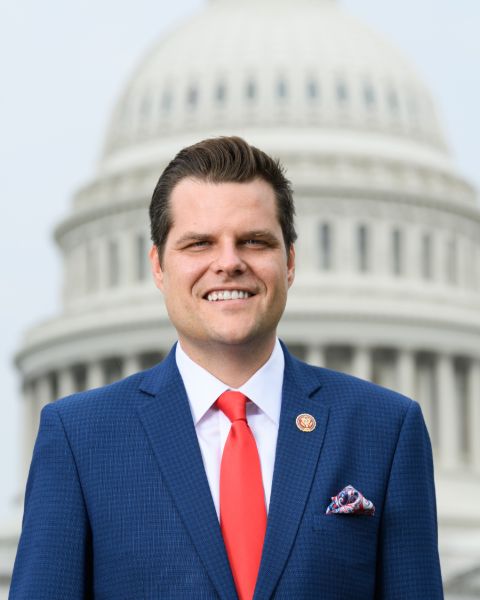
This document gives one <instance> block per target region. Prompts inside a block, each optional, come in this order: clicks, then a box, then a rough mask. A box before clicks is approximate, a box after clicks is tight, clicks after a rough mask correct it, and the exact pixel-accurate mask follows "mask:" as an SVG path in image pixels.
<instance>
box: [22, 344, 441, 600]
mask: <svg viewBox="0 0 480 600" xmlns="http://www.w3.org/2000/svg"><path fill="white" fill-rule="evenodd" d="M300 413H309V414H311V415H313V416H314V417H315V419H316V422H317V427H316V428H315V430H314V431H312V432H302V431H300V430H299V429H298V428H297V427H296V425H295V418H296V416H297V415H298V414H300ZM348 484H351V485H353V486H354V487H355V488H357V489H358V490H360V491H361V492H362V493H364V494H365V496H366V497H367V498H369V499H370V500H372V501H373V502H374V504H375V507H376V512H375V515H374V516H373V517H366V516H360V515H326V514H325V510H326V508H327V506H328V504H329V502H330V498H331V496H334V495H335V494H337V493H338V492H339V491H340V490H341V489H342V488H344V487H345V486H346V485H348ZM236 597H237V596H236V593H235V588H234V585H233V580H232V575H231V572H230V567H229V565H228V560H227V558H226V553H225V547H224V544H223V540H222V537H221V533H220V528H219V524H218V519H217V515H216V512H215V508H214V505H213V501H212V498H211V494H210V490H209V487H208V482H207V479H206V475H205V471H204V468H203V464H202V458H201V454H200V449H199V447H198V442H197V438H196V435H195V429H194V426H193V422H192V418H191V414H190V409H189V405H188V400H187V398H186V394H185V389H184V386H183V383H182V380H181V378H180V376H179V373H178V370H177V368H176V363H175V358H174V354H173V353H170V355H169V356H168V357H167V358H166V359H165V361H164V362H162V363H161V364H160V365H158V366H156V367H154V368H153V369H151V370H149V371H146V372H144V373H138V374H136V375H133V376H131V377H129V378H127V379H125V380H123V381H120V382H118V383H115V384H112V385H109V386H106V387H104V388H100V389H96V390H91V391H89V392H84V393H80V394H75V395H73V396H70V397H68V398H65V399H62V400H59V401H58V402H55V403H53V404H50V405H48V406H46V407H45V408H44V409H43V411H42V415H41V423H40V430H39V434H38V438H37V442H36V445H35V450H34V454H33V460H32V465H31V469H30V474H29V479H28V484H27V491H26V499H25V513H24V520H23V530H22V535H21V539H20V543H19V548H18V553H17V558H16V562H15V568H14V573H13V579H12V586H11V590H10V600H47V599H48V600H80V599H86V598H95V600H158V599H160V598H161V599H162V600H164V599H165V600H167V599H185V600H186V599H189V600H191V599H192V598H195V599H199V600H213V599H219V598H221V599H223V600H234V599H235V598H236ZM348 597H357V598H362V599H363V600H365V599H369V598H370V599H375V600H380V599H382V600H403V599H404V600H415V599H426V598H428V600H439V599H441V598H443V594H442V585H441V578H440V569H439V561H438V552H437V528H436V508H435V491H434V484H433V469H432V458H431V448H430V442H429V439H428V434H427V432H426V429H425V425H424V422H423V418H422V415H421V411H420V408H419V406H418V404H416V403H415V402H413V401H411V400H409V399H407V398H405V397H403V396H400V395H399V394H396V393H394V392H391V391H388V390H385V389H383V388H380V387H378V386H375V385H373V384H370V383H367V382H364V381H361V380H358V379H355V378H353V377H350V376H347V375H344V374H340V373H336V372H333V371H329V370H326V369H321V368H316V367H311V366H308V365H305V364H304V363H301V362H300V361H297V360H296V359H294V358H292V357H291V356H290V355H289V354H288V352H286V351H285V377H284V386H283V396H282V412H281V418H280V428H279V435H278V442H277V452H276V459H275V468H274V475H273V484H272V495H271V500H270V509H269V515H268V523H267V532H266V537H265V545H264V550H263V555H262V563H261V566H260V572H259V577H258V581H257V587H256V592H255V600H267V599H269V598H275V599H276V600H287V599H288V600H292V599H293V598H295V599H296V600H302V599H312V600H313V599H319V600H345V598H348Z"/></svg>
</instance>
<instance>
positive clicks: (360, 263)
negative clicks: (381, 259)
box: [357, 225, 370, 273]
mask: <svg viewBox="0 0 480 600" xmlns="http://www.w3.org/2000/svg"><path fill="white" fill-rule="evenodd" d="M369 233H370V232H369V230H368V227H367V226H366V225H359V226H358V227H357V268H358V270H359V271H360V272H361V273H366V272H367V271H369V270H370V236H369Z"/></svg>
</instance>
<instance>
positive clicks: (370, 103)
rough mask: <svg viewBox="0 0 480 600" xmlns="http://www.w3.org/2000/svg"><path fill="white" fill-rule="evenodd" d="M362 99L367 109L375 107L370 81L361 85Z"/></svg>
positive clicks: (373, 92)
mask: <svg viewBox="0 0 480 600" xmlns="http://www.w3.org/2000/svg"><path fill="white" fill-rule="evenodd" d="M363 100H364V102H365V106H366V107H367V109H369V110H371V109H373V108H374V107H375V102H376V96H375V90H374V89H373V86H372V85H371V84H370V83H366V84H365V85H364V86H363Z"/></svg>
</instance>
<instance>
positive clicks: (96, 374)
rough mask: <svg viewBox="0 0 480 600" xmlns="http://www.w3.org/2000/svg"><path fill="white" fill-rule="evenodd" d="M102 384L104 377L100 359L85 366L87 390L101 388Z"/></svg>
mask: <svg viewBox="0 0 480 600" xmlns="http://www.w3.org/2000/svg"><path fill="white" fill-rule="evenodd" d="M104 383H105V375H104V372H103V365H102V363H101V361H100V359H99V360H98V361H95V362H92V363H90V364H89V365H87V390H90V389H92V388H98V387H101V386H102V385H104Z"/></svg>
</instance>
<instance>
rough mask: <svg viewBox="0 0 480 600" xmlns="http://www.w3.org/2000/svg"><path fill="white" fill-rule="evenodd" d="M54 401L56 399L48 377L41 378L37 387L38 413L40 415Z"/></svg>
mask: <svg viewBox="0 0 480 600" xmlns="http://www.w3.org/2000/svg"><path fill="white" fill-rule="evenodd" d="M54 399H55V398H52V386H51V383H50V379H49V377H48V375H42V376H40V377H39V378H38V381H37V385H36V407H37V413H38V414H40V411H41V410H42V408H43V407H44V406H45V405H46V404H48V403H49V402H52V401H53V400H54Z"/></svg>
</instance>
